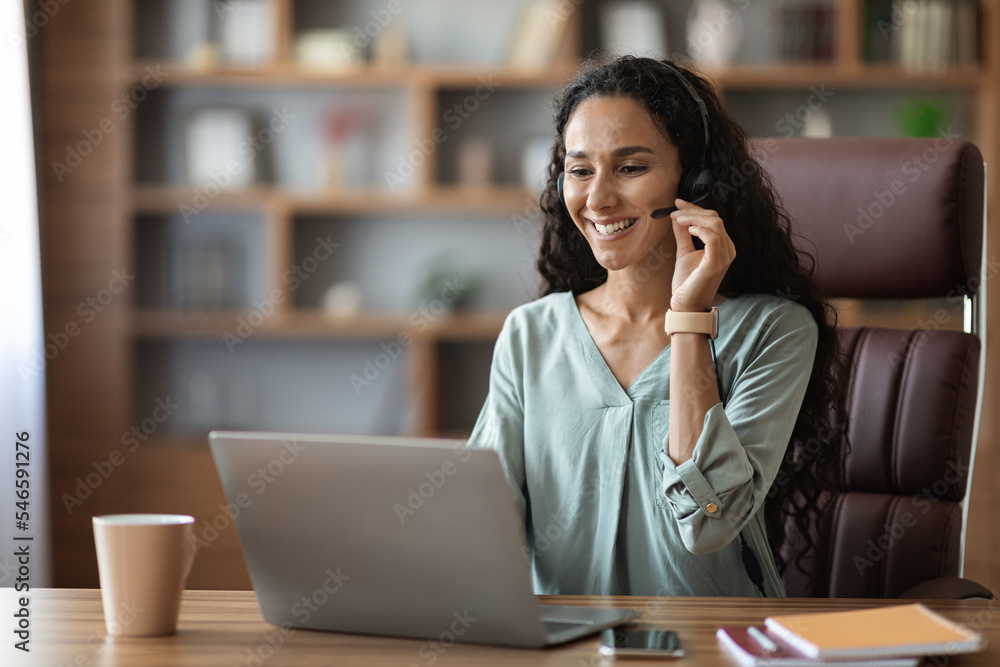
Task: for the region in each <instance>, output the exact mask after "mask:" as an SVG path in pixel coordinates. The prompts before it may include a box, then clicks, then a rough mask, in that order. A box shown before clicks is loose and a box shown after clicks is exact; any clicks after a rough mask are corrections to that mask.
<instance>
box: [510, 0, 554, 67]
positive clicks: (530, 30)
mask: <svg viewBox="0 0 1000 667" xmlns="http://www.w3.org/2000/svg"><path fill="white" fill-rule="evenodd" d="M568 23H569V21H568V17H567V16H566V15H565V14H564V13H563V12H562V11H560V3H559V2H556V1H554V0H534V1H533V2H530V3H528V4H527V5H526V6H525V7H524V8H523V9H522V10H521V14H520V16H519V17H518V20H517V23H516V25H515V28H514V34H513V36H512V38H511V43H510V49H509V52H508V54H507V63H508V64H509V65H512V66H514V67H532V68H537V67H543V66H545V65H550V64H552V63H553V61H554V60H555V59H556V54H557V53H558V50H559V46H560V45H561V44H562V41H563V39H565V37H566V33H567V29H568V25H567V24H568Z"/></svg>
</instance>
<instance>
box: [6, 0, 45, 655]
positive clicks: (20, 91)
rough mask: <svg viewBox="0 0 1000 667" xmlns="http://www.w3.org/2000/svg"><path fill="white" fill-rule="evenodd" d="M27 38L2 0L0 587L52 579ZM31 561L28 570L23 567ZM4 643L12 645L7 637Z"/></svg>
mask: <svg viewBox="0 0 1000 667" xmlns="http://www.w3.org/2000/svg"><path fill="white" fill-rule="evenodd" d="M24 36H25V29H24V9H23V6H22V3H21V2H20V0H0V91H2V93H3V98H4V99H3V103H2V104H0V128H3V129H4V137H3V150H2V151H0V587H8V588H9V587H15V588H17V589H18V590H20V591H22V592H23V591H24V589H23V585H24V584H25V583H29V584H30V587H31V588H32V589H34V588H38V587H44V586H50V585H51V576H50V555H49V550H48V546H49V544H50V540H49V517H48V514H49V509H48V498H47V495H48V484H47V472H48V471H47V468H48V463H47V460H46V440H47V433H46V429H45V373H44V372H33V369H37V368H38V367H39V365H40V364H41V361H42V360H44V358H45V357H44V354H45V350H44V344H45V340H44V338H45V333H44V330H43V325H42V286H41V269H40V263H39V238H38V207H37V191H36V187H35V185H36V184H35V156H34V142H33V134H32V123H31V97H30V92H29V87H28V55H27V52H28V44H27V42H26V40H25V38H24ZM25 435H26V436H27V438H26V439H25V438H24V436H25ZM19 439H20V441H21V443H22V444H21V446H18V444H17V443H18V440H19ZM19 452H20V454H19ZM18 460H20V462H21V463H22V464H24V463H27V466H24V465H22V466H20V467H21V468H26V469H27V471H28V472H27V473H23V472H22V473H18V472H17V469H18V467H19V466H18V465H17V464H18ZM19 474H20V475H21V476H20V477H18V475H19ZM24 480H27V482H24ZM18 482H20V488H19V487H18ZM18 491H20V494H21V497H19V496H18ZM24 496H26V497H24ZM18 503H21V505H18ZM22 512H23V513H22ZM15 513H17V514H15ZM20 521H24V523H19V522H20ZM18 538H20V539H18ZM25 549H27V553H28V554H29V557H28V558H26V559H24V558H21V559H19V558H17V557H15V552H17V551H20V553H24V550H25ZM25 560H26V561H27V563H26V564H27V568H28V570H27V575H26V576H25V571H24V570H23V569H21V567H22V565H23V564H24V563H23V561H25ZM19 561H21V562H19ZM19 578H20V579H19ZM4 617H5V618H7V620H8V621H10V617H9V616H7V615H6V614H5V616H4ZM10 625H11V624H10V623H9V622H8V623H6V624H5V626H4V627H5V628H7V626H10ZM6 634H10V630H9V629H8V630H7V633H6ZM4 643H5V644H8V643H10V642H9V641H8V639H4Z"/></svg>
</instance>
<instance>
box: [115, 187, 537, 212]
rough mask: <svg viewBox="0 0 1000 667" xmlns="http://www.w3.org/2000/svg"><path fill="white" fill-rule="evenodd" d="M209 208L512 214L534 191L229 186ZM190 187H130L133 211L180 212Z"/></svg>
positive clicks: (190, 200)
mask: <svg viewBox="0 0 1000 667" xmlns="http://www.w3.org/2000/svg"><path fill="white" fill-rule="evenodd" d="M206 201H207V205H206V206H204V209H197V210H211V211H257V210H262V209H271V210H281V211H285V212H287V213H288V214H289V215H324V214H326V215H338V214H347V213H362V214H363V213H397V212H406V213H413V212H414V211H427V212H450V213H510V212H512V211H522V210H524V208H525V206H527V205H531V204H534V203H537V201H538V193H537V192H533V191H531V190H527V189H525V188H521V187H516V186H492V187H482V188H469V187H460V186H438V187H433V188H420V189H415V190H410V191H407V192H400V193H394V192H392V191H390V190H388V189H385V188H357V189H345V190H339V191H333V190H314V191H306V190H301V191H296V190H287V189H283V188H280V187H275V186H260V187H254V188H248V189H246V190H229V191H223V192H221V193H219V194H218V195H217V196H215V197H213V198H211V199H207V200H206ZM194 202H195V188H194V187H193V186H186V187H185V186H155V185H139V186H136V187H134V188H133V190H132V210H133V212H134V213H137V214H170V213H180V212H181V207H182V206H191V207H193V208H196V206H195V203H194Z"/></svg>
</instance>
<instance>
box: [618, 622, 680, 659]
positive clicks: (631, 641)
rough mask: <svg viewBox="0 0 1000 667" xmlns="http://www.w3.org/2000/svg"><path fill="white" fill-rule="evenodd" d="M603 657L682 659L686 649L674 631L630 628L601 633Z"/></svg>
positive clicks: (621, 627) (620, 627)
mask: <svg viewBox="0 0 1000 667" xmlns="http://www.w3.org/2000/svg"><path fill="white" fill-rule="evenodd" d="M599 651H600V653H601V655H604V656H608V657H613V658H681V657H683V656H684V649H682V648H681V641H680V638H679V637H678V636H677V633H676V632H674V631H673V630H638V629H636V628H633V627H628V626H618V627H617V628H609V629H607V630H605V631H604V632H602V633H601V648H600V649H599Z"/></svg>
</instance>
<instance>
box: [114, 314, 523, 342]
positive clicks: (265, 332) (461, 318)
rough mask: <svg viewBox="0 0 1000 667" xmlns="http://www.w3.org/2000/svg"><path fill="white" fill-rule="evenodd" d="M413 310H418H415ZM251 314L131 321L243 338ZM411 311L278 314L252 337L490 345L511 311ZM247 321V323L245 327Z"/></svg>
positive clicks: (188, 333) (188, 335)
mask: <svg viewBox="0 0 1000 667" xmlns="http://www.w3.org/2000/svg"><path fill="white" fill-rule="evenodd" d="M413 312H419V310H414V311H413ZM250 314H251V313H250V312H249V311H246V312H244V311H219V312H183V311H164V310H139V311H136V312H135V313H134V314H133V317H132V335H133V336H134V337H135V338H137V339H143V340H157V339H168V340H183V339H205V338H217V339H219V340H220V341H221V340H222V337H223V336H224V335H226V334H230V335H233V336H238V335H239V333H238V332H237V329H238V328H240V327H241V326H242V328H243V331H246V328H247V326H250V325H248V324H246V323H247V322H249V316H250ZM410 317H411V314H410V313H386V312H370V313H361V314H358V315H350V316H342V317H335V316H330V315H325V314H323V313H319V312H315V311H303V310H286V311H278V312H276V313H275V314H273V315H271V316H270V317H267V318H265V320H264V322H263V323H262V324H261V325H260V326H258V327H252V326H250V328H251V330H252V334H251V335H250V336H249V337H248V338H247V339H252V338H262V339H280V340H292V339H313V340H385V339H394V338H398V337H399V336H400V335H401V334H404V333H405V334H407V335H409V336H411V337H412V338H413V339H414V340H417V339H421V340H424V339H426V340H429V341H490V340H494V339H495V338H496V337H497V335H499V333H500V328H501V327H502V326H503V323H504V319H506V317H507V313H506V312H499V311H495V312H490V311H487V312H459V313H451V314H446V315H440V316H438V317H434V316H428V317H423V318H422V323H426V324H424V325H423V326H422V327H421V326H416V325H415V324H414V323H412V322H411V321H410ZM241 323H242V324H241Z"/></svg>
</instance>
